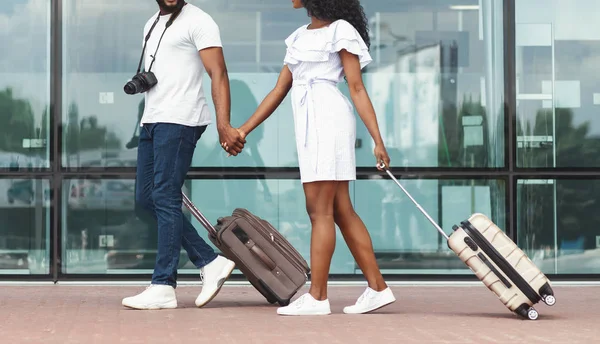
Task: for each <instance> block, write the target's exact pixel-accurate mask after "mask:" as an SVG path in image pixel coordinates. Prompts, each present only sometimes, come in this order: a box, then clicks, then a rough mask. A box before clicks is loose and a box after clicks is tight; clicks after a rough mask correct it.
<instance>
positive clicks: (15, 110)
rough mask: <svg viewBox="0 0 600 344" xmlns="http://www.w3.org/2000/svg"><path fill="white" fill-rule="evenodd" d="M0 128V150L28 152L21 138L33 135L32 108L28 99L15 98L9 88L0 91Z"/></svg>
mask: <svg viewBox="0 0 600 344" xmlns="http://www.w3.org/2000/svg"><path fill="white" fill-rule="evenodd" d="M0 128H2V136H0V150H2V151H6V152H15V153H28V149H27V148H23V139H27V138H32V137H34V134H35V129H34V117H33V110H32V109H31V104H30V103H29V101H27V100H25V99H18V98H15V96H14V94H13V90H12V89H11V88H6V89H4V90H3V91H0Z"/></svg>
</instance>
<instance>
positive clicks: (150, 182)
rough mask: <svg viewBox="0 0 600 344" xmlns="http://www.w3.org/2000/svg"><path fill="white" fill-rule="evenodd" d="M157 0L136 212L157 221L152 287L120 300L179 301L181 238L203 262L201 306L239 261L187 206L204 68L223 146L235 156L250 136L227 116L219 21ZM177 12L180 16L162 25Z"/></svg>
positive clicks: (145, 303)
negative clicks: (222, 250) (218, 248)
mask: <svg viewBox="0 0 600 344" xmlns="http://www.w3.org/2000/svg"><path fill="white" fill-rule="evenodd" d="M157 3H158V5H159V7H160V13H158V12H157V13H156V14H155V15H153V16H152V18H151V19H150V20H149V21H148V22H147V24H146V26H145V28H144V38H146V35H147V34H148V32H149V31H150V28H151V27H152V25H153V24H154V22H155V20H156V18H157V17H158V18H159V19H158V21H157V23H156V26H155V27H154V30H153V31H152V32H151V35H150V38H149V39H148V42H147V46H146V51H145V53H144V61H145V66H146V68H145V70H146V71H148V70H149V67H150V64H151V63H152V69H151V71H152V72H153V73H154V74H155V75H156V79H157V80H158V83H157V84H156V85H155V86H153V87H152V88H150V89H149V90H148V91H147V93H146V99H145V108H144V114H143V116H142V120H141V121H140V125H141V126H142V128H141V130H140V138H139V146H138V158H137V159H138V160H137V175H136V213H137V214H138V216H139V217H140V218H142V219H143V218H146V220H148V221H155V222H154V223H155V224H156V223H157V225H158V250H157V257H156V264H155V268H154V273H153V275H152V284H151V285H150V287H148V288H146V290H145V291H143V292H142V293H140V294H138V295H136V296H133V297H128V298H125V299H123V302H122V303H123V305H124V306H126V307H130V308H135V309H161V308H176V307H177V298H176V296H175V288H176V286H177V282H176V280H177V266H178V263H179V254H180V250H181V247H182V246H183V248H184V249H185V250H186V251H187V253H188V256H189V258H190V260H191V261H192V262H193V263H194V265H195V266H196V267H198V268H199V269H200V278H201V279H202V280H203V283H202V291H201V292H200V294H199V295H198V298H197V299H196V306H198V307H202V306H204V305H206V304H207V303H208V302H209V301H210V300H212V299H213V298H214V297H215V296H216V294H217V293H218V292H219V290H220V288H221V286H222V285H223V283H224V282H225V280H227V278H228V277H229V276H230V274H231V272H232V271H233V269H234V267H235V264H234V262H233V261H231V260H228V259H226V258H224V257H222V256H219V255H217V254H216V253H215V252H214V250H213V249H212V248H211V247H210V246H209V245H208V244H207V243H206V242H205V241H204V240H203V239H202V238H201V237H200V236H199V235H198V233H197V232H196V229H194V227H193V226H192V224H191V223H190V221H188V220H187V219H186V218H185V217H184V216H183V212H182V196H181V188H182V187H183V182H184V180H185V177H186V174H187V172H188V170H189V168H190V165H191V161H192V156H193V154H194V149H195V147H196V142H197V141H198V139H199V138H200V136H201V135H202V133H203V132H204V131H205V129H206V126H207V125H208V124H209V123H210V113H209V109H208V106H207V104H206V98H205V96H204V91H203V86H202V77H203V74H204V71H205V70H206V72H207V73H208V75H209V76H210V78H211V80H212V97H213V101H214V104H215V109H216V117H217V130H218V132H219V142H220V144H221V146H223V147H227V149H226V151H227V152H228V153H229V154H231V155H234V156H235V155H237V154H238V153H240V152H241V151H242V148H243V147H244V143H245V140H244V139H243V138H242V137H241V136H240V134H239V133H238V131H237V130H235V129H234V128H232V127H231V125H230V122H229V116H230V115H229V112H230V91H229V80H228V75H227V69H226V67H225V61H224V57H223V50H222V45H221V39H220V33H219V28H218V26H217V24H216V23H215V22H214V21H213V19H212V18H211V16H210V15H208V14H207V13H205V12H204V11H202V10H201V9H199V8H198V7H196V6H194V5H191V4H186V3H185V1H184V0H157ZM172 15H174V16H175V20H174V21H173V22H172V25H170V26H169V27H168V28H167V30H166V31H165V27H166V23H167V22H168V21H169V19H170V18H171V16H172ZM163 32H164V35H163ZM161 35H163V37H162V40H161ZM159 40H160V46H159ZM157 46H158V50H157ZM152 61H154V62H152ZM206 196H207V197H208V195H206Z"/></svg>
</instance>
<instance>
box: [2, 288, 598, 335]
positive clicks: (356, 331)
mask: <svg viewBox="0 0 600 344" xmlns="http://www.w3.org/2000/svg"><path fill="white" fill-rule="evenodd" d="M141 289H142V288H140V287H131V286H127V287H116V286H98V287H89V286H65V285H59V286H21V287H13V286H0V342H1V343H44V344H48V343H61V344H62V343H86V344H91V343H110V344H113V343H177V342H178V341H179V340H181V341H182V342H183V343H219V344H225V343H256V344H258V343H302V344H309V343H369V342H372V343H461V344H466V343H474V344H475V343H476V344H480V343H511V344H513V343H569V344H576V343H586V344H587V343H598V342H599V341H600V340H599V339H598V338H600V326H599V325H598V323H599V320H600V287H555V290H556V294H557V303H556V305H555V306H554V307H548V306H545V305H543V304H539V305H538V306H537V307H536V308H537V310H538V311H539V313H540V317H539V319H538V320H537V321H529V320H520V319H519V318H517V317H516V316H514V315H512V314H511V313H509V312H508V311H507V310H506V309H505V308H504V306H503V305H502V304H501V303H500V301H498V300H497V299H495V297H494V296H493V295H492V294H491V293H490V292H488V290H487V289H486V288H485V287H483V286H472V287H452V288H449V287H393V290H394V293H395V294H396V297H397V299H398V301H397V302H396V303H395V304H393V305H392V306H389V307H388V308H384V309H382V310H380V311H378V312H376V313H373V314H369V315H346V314H343V313H342V308H343V306H345V305H346V304H351V303H353V302H354V299H355V298H356V297H357V296H358V295H359V294H360V293H361V292H362V290H363V288H362V287H330V300H331V302H332V311H333V312H334V314H333V315H330V316H324V317H281V316H277V315H276V313H275V306H271V305H269V304H267V303H266V302H265V301H264V299H263V298H262V296H260V295H259V294H258V293H257V292H256V291H255V290H254V289H252V288H251V287H245V286H226V287H224V288H223V290H222V291H221V293H220V294H219V296H217V298H216V299H215V300H213V301H212V302H211V303H210V304H209V305H207V306H206V307H205V308H203V309H197V308H195V306H194V299H195V297H196V294H197V292H198V290H199V288H198V287H192V286H181V287H179V288H178V300H179V307H180V308H178V309H176V310H161V311H136V310H128V309H124V308H123V307H122V306H121V304H120V302H121V298H122V297H124V296H129V295H132V294H134V293H136V292H138V291H140V290H141Z"/></svg>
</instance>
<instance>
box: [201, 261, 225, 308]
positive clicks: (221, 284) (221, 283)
mask: <svg viewBox="0 0 600 344" xmlns="http://www.w3.org/2000/svg"><path fill="white" fill-rule="evenodd" d="M225 267H226V270H225V274H223V275H222V277H221V278H219V281H218V282H217V289H215V292H214V293H213V294H212V295H211V296H210V297H209V298H208V299H207V300H206V301H205V302H198V299H196V302H195V303H196V307H198V308H201V307H204V306H206V304H208V303H209V302H211V301H212V300H213V299H214V298H215V296H217V294H218V293H219V292H220V291H221V287H223V284H225V281H227V279H228V278H229V276H231V273H232V272H233V270H234V269H235V263H234V262H232V261H230V262H229V263H228V265H226V266H225Z"/></svg>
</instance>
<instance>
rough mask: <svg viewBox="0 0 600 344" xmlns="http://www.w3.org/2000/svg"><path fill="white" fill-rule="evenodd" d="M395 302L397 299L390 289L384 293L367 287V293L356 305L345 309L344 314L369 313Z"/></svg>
mask: <svg viewBox="0 0 600 344" xmlns="http://www.w3.org/2000/svg"><path fill="white" fill-rule="evenodd" d="M394 301H396V298H395V297H394V294H393V293H392V290H391V289H390V288H386V289H384V290H382V291H375V290H373V289H371V288H369V287H367V290H365V292H364V293H363V294H362V295H361V296H360V297H359V298H358V300H357V301H356V303H355V304H354V305H352V306H348V307H344V313H346V314H362V313H368V312H372V311H374V310H377V309H379V308H381V307H384V306H387V305H389V304H390V303H393V302H394Z"/></svg>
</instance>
